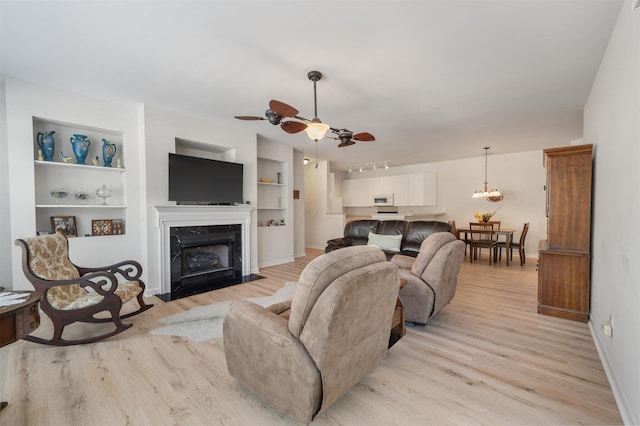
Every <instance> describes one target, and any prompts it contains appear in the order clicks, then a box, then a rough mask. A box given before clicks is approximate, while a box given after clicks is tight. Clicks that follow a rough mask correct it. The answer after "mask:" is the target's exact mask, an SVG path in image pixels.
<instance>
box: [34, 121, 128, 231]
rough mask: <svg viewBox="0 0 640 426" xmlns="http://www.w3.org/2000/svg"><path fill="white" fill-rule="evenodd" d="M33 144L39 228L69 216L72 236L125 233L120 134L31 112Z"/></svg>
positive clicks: (45, 227)
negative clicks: (33, 115) (38, 116)
mask: <svg viewBox="0 0 640 426" xmlns="http://www.w3.org/2000/svg"><path fill="white" fill-rule="evenodd" d="M72 141H73V142H72ZM32 143H33V158H34V185H35V208H36V230H37V231H38V232H41V233H43V232H53V231H54V230H53V226H54V225H53V224H54V219H53V218H69V217H71V218H73V219H74V220H73V222H75V229H74V231H75V233H74V234H72V235H77V236H90V235H104V234H114V233H119V234H121V233H124V228H123V227H124V219H125V217H124V216H125V212H126V201H125V200H126V180H125V178H124V174H125V169H124V157H123V155H122V143H123V136H122V133H120V132H117V131H112V130H107V129H97V128H93V127H89V126H84V125H81V124H72V123H62V122H58V121H53V120H46V119H41V118H37V117H34V118H33V142H32ZM97 221H100V222H97ZM112 221H113V222H112ZM96 224H99V225H100V229H93V228H94V225H96ZM109 224H111V225H115V229H114V226H109Z"/></svg>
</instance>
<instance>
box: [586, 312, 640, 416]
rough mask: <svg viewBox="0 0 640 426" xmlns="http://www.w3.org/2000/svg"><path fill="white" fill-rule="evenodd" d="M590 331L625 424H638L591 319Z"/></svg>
mask: <svg viewBox="0 0 640 426" xmlns="http://www.w3.org/2000/svg"><path fill="white" fill-rule="evenodd" d="M588 326H589V331H590V332H591V338H592V339H593V343H594V344H595V345H596V351H598V356H599V357H600V362H601V363H602V367H603V368H604V373H605V374H606V375H607V380H609V386H611V391H612V392H613V397H614V399H615V400H616V404H617V405H618V411H620V416H621V417H622V421H623V422H624V424H625V425H637V424H640V423H639V420H640V419H635V418H634V416H633V412H632V411H631V410H630V409H629V403H628V402H627V399H626V398H625V395H624V393H623V392H622V390H621V389H620V385H619V384H618V381H617V380H616V376H615V374H614V372H613V369H612V368H611V364H610V363H609V358H607V353H606V352H605V350H604V347H603V346H602V343H601V342H600V334H599V333H598V327H596V326H595V325H594V324H593V320H591V319H590V320H589V323H588Z"/></svg>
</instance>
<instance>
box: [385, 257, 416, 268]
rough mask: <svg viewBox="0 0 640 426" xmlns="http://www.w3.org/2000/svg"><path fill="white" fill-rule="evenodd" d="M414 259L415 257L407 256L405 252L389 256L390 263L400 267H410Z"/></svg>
mask: <svg viewBox="0 0 640 426" xmlns="http://www.w3.org/2000/svg"><path fill="white" fill-rule="evenodd" d="M415 261H416V258H415V257H412V256H407V255H405V254H396V255H395V256H393V257H392V258H391V263H393V264H394V265H396V266H397V267H398V268H400V269H411V267H412V266H413V262H415Z"/></svg>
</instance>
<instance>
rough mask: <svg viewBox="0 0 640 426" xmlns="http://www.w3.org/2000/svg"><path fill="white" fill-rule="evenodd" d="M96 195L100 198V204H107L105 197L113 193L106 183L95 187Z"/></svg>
mask: <svg viewBox="0 0 640 426" xmlns="http://www.w3.org/2000/svg"><path fill="white" fill-rule="evenodd" d="M96 195H97V196H98V197H100V198H102V200H103V201H102V204H100V205H101V206H106V205H107V198H109V197H111V196H112V195H113V191H112V190H111V188H109V187H108V186H107V185H102V186H101V187H100V188H98V189H96Z"/></svg>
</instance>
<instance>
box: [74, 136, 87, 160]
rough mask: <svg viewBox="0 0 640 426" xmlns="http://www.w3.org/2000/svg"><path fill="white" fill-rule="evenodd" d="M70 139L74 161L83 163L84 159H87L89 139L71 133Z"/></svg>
mask: <svg viewBox="0 0 640 426" xmlns="http://www.w3.org/2000/svg"><path fill="white" fill-rule="evenodd" d="M70 141H71V146H72V147H73V155H75V156H76V163H78V164H84V160H86V159H87V154H89V145H91V141H90V140H89V139H87V137H86V136H85V135H73V136H72V137H71V139H70Z"/></svg>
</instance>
